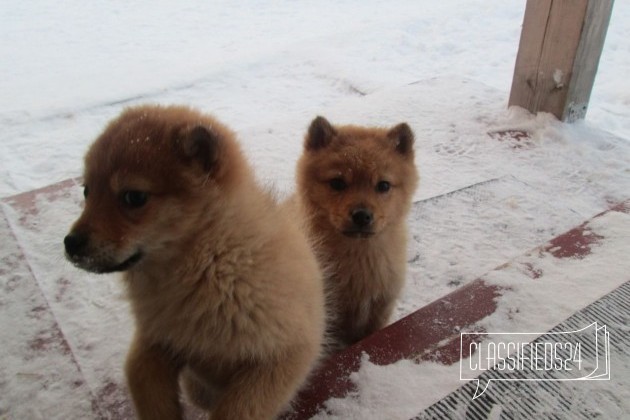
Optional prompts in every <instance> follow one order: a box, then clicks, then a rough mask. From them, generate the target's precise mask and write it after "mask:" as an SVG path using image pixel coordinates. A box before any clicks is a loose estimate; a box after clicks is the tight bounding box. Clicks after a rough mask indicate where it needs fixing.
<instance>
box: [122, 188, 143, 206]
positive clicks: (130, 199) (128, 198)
mask: <svg viewBox="0 0 630 420" xmlns="http://www.w3.org/2000/svg"><path fill="white" fill-rule="evenodd" d="M148 198H149V195H148V194H147V193H145V192H144V191H134V190H131V191H125V192H124V193H123V195H122V200H123V202H124V203H125V205H126V206H127V207H131V208H134V209H137V208H139V207H142V206H144V205H145V204H146V202H147V199H148Z"/></svg>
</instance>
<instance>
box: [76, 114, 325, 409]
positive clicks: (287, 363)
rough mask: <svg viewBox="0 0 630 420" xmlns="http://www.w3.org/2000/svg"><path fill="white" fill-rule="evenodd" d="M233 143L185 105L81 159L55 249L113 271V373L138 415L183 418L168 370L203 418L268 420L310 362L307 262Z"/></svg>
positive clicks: (308, 256) (312, 303) (300, 237)
mask: <svg viewBox="0 0 630 420" xmlns="http://www.w3.org/2000/svg"><path fill="white" fill-rule="evenodd" d="M234 137H235V136H234V134H233V133H232V132H231V131H229V130H228V129H227V128H226V127H224V126H223V125H221V124H220V123H219V122H217V121H216V120H214V119H213V118H211V117H209V116H206V115H202V114H200V113H198V112H196V111H193V110H191V109H189V108H184V107H157V106H144V107H137V108H131V109H128V110H126V111H124V112H123V113H122V115H121V116H120V117H118V118H117V119H116V120H114V121H113V122H111V123H110V124H109V126H108V127H107V128H106V129H105V131H104V132H103V133H102V134H101V136H100V137H99V138H98V139H97V140H96V142H95V143H94V144H93V145H92V147H91V148H90V150H89V152H88V153H87V156H86V158H85V174H84V182H85V196H86V202H85V209H84V210H83V214H82V215H81V217H80V218H79V220H77V222H76V223H75V224H74V226H73V227H72V230H71V232H70V234H69V235H68V236H67V237H66V238H65V241H64V242H65V248H66V255H67V257H68V259H69V260H70V261H72V262H73V263H74V264H75V265H76V266H78V267H80V268H83V269H85V270H88V271H92V272H96V273H105V272H114V271H124V281H125V283H126V285H127V287H128V292H129V297H130V300H131V305H132V310H133V313H134V315H135V319H136V333H135V338H134V340H133V344H132V346H131V350H130V352H129V355H128V358H127V363H126V372H127V379H128V384H129V388H130V390H131V394H132V397H133V400H134V403H135V406H136V411H137V413H138V416H139V417H140V418H142V419H151V420H156V419H179V418H181V417H182V413H181V407H180V399H179V387H178V381H179V377H180V376H182V377H183V378H182V381H183V383H184V387H185V388H186V390H187V391H188V393H189V394H190V398H191V399H192V400H193V401H194V402H195V403H197V404H198V405H201V406H202V407H203V408H205V409H208V410H210V411H211V412H212V414H211V418H212V419H213V420H217V419H268V418H272V417H274V416H276V415H277V414H278V413H279V412H280V411H281V410H282V409H283V408H284V407H285V406H286V404H287V403H288V402H289V401H290V399H291V398H292V396H293V395H294V393H295V392H296V391H297V390H298V388H299V387H300V385H301V384H302V383H303V382H304V381H305V379H306V378H307V375H308V373H309V371H310V370H311V368H312V367H313V365H314V363H316V361H317V360H318V358H319V356H320V352H321V344H322V337H323V331H324V323H325V321H324V302H323V284H322V280H321V274H320V270H319V267H318V264H317V262H316V259H315V257H314V256H313V252H312V250H311V249H310V247H309V246H308V244H307V239H306V237H305V236H304V234H303V233H302V232H301V231H300V229H299V228H298V227H297V226H296V225H295V224H294V223H293V222H291V220H288V218H287V217H286V216H285V214H283V213H282V211H281V209H280V207H279V206H278V205H277V203H276V201H275V200H274V198H273V197H272V196H270V195H269V194H268V193H267V192H265V191H263V190H262V189H261V188H260V187H259V186H258V185H257V183H256V181H255V179H254V176H253V175H252V171H251V169H250V167H249V165H248V164H247V162H246V160H245V158H244V157H243V155H242V153H241V151H240V148H239V146H238V144H237V143H236V141H235V139H234ZM180 374H181V375H180Z"/></svg>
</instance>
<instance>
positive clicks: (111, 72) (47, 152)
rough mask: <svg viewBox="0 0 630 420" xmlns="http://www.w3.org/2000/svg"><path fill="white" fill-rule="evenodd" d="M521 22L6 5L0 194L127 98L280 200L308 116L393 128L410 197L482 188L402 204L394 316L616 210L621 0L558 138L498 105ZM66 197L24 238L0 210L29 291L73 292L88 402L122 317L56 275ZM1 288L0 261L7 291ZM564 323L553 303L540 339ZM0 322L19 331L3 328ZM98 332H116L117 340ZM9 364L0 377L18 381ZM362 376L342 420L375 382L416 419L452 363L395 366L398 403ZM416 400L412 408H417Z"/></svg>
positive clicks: (627, 145) (405, 8)
mask: <svg viewBox="0 0 630 420" xmlns="http://www.w3.org/2000/svg"><path fill="white" fill-rule="evenodd" d="M524 8H525V0H508V1H505V0H441V1H439V2H429V1H424V2H419V1H417V0H409V1H403V0H400V1H393V2H377V1H372V0H369V1H357V0H354V1H351V0H341V1H334V2H324V1H315V0H310V1H299V2H296V1H289V0H286V1H273V2H272V1H266V2H265V1H248V2H229V1H214V2H200V1H193V0H182V1H178V2H174V1H166V0H154V1H151V2H149V1H138V2H122V1H112V2H98V3H95V2H85V1H78V0H70V1H65V2H55V1H51V0H40V1H37V2H29V1H23V2H3V3H2V4H1V5H0V36H1V37H2V40H3V42H2V43H1V44H0V128H1V130H0V198H3V197H8V196H12V195H14V194H17V193H20V192H24V191H28V190H32V189H34V188H39V187H42V186H45V185H48V184H51V183H53V182H57V181H61V180H64V179H67V178H72V177H77V176H79V175H80V174H81V170H82V156H83V154H84V153H85V151H86V149H87V147H88V145H89V144H90V143H91V142H92V141H93V139H94V138H95V136H96V135H98V133H99V132H100V131H101V130H102V128H103V126H104V125H105V123H106V122H107V121H108V120H109V119H110V118H112V117H114V116H115V115H117V114H118V113H119V112H120V111H121V110H122V108H124V107H125V106H128V105H133V104H136V103H144V102H154V103H163V104H169V103H179V104H189V105H193V106H195V107H198V108H200V109H201V110H203V111H206V112H210V113H213V114H214V115H215V116H216V117H218V118H219V119H221V120H222V121H223V122H225V123H226V124H228V125H229V126H231V127H232V128H233V129H234V130H235V131H236V132H237V133H238V135H239V138H240V140H241V142H242V143H243V146H244V149H245V152H246V153H247V154H248V156H249V157H250V159H251V160H252V163H253V164H254V167H255V169H256V171H257V174H258V177H259V178H260V179H261V181H262V182H264V183H265V184H268V185H272V186H274V187H275V188H276V189H277V190H278V191H279V192H280V193H281V194H285V193H289V192H290V191H291V190H292V188H293V182H294V177H293V174H294V166H295V162H296V160H297V158H298V156H299V154H300V150H301V142H302V137H303V134H304V131H305V129H306V127H307V126H308V124H309V122H310V120H311V119H312V118H313V117H314V116H315V115H317V114H322V115H324V116H326V117H328V118H329V119H330V120H331V121H332V122H333V123H358V124H371V125H392V124H395V123H398V122H400V121H408V122H409V123H410V124H411V126H412V127H413V129H414V131H415V133H416V136H417V156H418V159H417V163H418V166H419V169H420V173H421V184H420V188H419V189H418V191H417V193H416V199H419V200H420V199H428V198H431V197H436V196H440V195H442V194H445V193H448V192H451V191H454V190H457V189H460V188H463V187H466V186H469V185H472V184H474V183H479V182H484V181H488V180H493V181H491V182H490V183H487V184H482V185H481V186H480V187H479V188H476V189H473V190H470V192H469V193H464V194H456V195H452V196H445V197H443V198H439V199H435V200H432V201H425V202H422V203H419V204H417V205H416V207H414V213H413V214H412V221H411V228H412V232H411V233H412V235H411V236H412V243H411V246H410V251H409V261H410V273H409V279H408V285H407V288H406V290H405V293H404V295H403V297H402V299H401V302H400V305H399V307H398V308H397V311H396V317H397V318H399V317H401V316H403V315H405V314H406V313H409V312H410V311H412V310H414V309H415V308H418V307H421V306H423V305H425V304H427V303H429V302H431V301H433V300H435V299H436V298H438V297H440V296H443V295H444V294H446V293H448V292H450V291H452V290H453V289H454V288H456V287H458V286H460V285H462V284H464V283H466V282H467V281H470V280H472V279H474V278H476V277H478V276H480V275H482V274H484V273H485V272H487V271H489V270H491V269H492V268H494V267H496V266H497V265H499V264H501V263H503V262H505V261H507V260H510V259H512V258H515V257H517V256H519V255H521V254H523V253H524V252H526V251H527V250H529V249H531V248H533V247H534V246H537V245H539V244H541V243H543V242H545V241H546V240H548V239H550V238H552V237H553V236H555V235H557V234H559V233H561V232H563V231H565V230H567V229H569V228H570V227H572V226H575V225H576V224H579V223H581V222H582V221H583V220H585V219H587V218H589V217H591V216H592V215H594V214H596V213H597V212H599V211H602V210H603V209H605V208H607V207H608V206H609V204H610V203H611V202H617V201H619V200H624V199H627V198H629V195H630V194H629V193H628V192H629V191H630V82H629V81H628V77H627V74H626V73H627V71H628V69H630V43H628V41H627V40H628V39H630V2H628V1H625V0H618V1H617V2H616V4H615V6H614V10H613V16H612V20H611V23H610V27H609V31H608V36H607V40H606V45H605V48H604V52H603V54H602V58H601V62H600V67H599V72H598V75H597V78H596V81H595V86H594V90H593V94H592V98H591V104H590V107H589V111H588V114H587V118H586V120H585V121H582V122H578V123H576V124H573V125H566V124H562V123H559V122H557V121H555V120H554V119H553V118H552V117H550V116H549V115H544V114H543V115H539V116H537V117H533V116H529V115H527V114H526V113H524V112H523V111H522V110H518V109H513V110H507V109H506V105H507V99H508V95H509V88H510V84H511V79H512V73H513V66H514V61H515V57H516V52H517V48H518V41H519V36H520V30H521V23H522V18H523V12H524ZM502 130H523V131H527V132H529V133H530V139H529V140H527V141H526V142H524V143H522V144H516V143H514V142H510V141H503V142H501V141H499V140H498V139H497V138H493V137H492V136H489V135H488V133H489V132H500V131H502ZM606 132H607V133H606ZM608 133H609V134H608ZM79 203H80V189H79V188H77V189H76V194H75V195H74V196H73V197H72V199H70V200H66V201H63V200H62V201H60V202H58V203H56V204H55V203H39V204H38V205H39V206H40V210H41V211H40V217H41V220H39V222H38V223H39V225H37V226H30V225H28V226H25V225H24V223H23V222H24V221H23V220H22V219H20V215H19V214H15V213H14V209H13V208H12V207H10V206H8V205H3V210H4V213H5V215H6V218H7V220H8V221H9V223H10V224H11V227H12V228H13V230H14V231H15V232H16V236H17V241H18V242H19V243H20V246H21V247H22V248H23V250H24V252H25V254H27V257H28V259H29V264H30V265H31V270H32V271H33V272H34V275H35V276H36V277H37V278H38V280H39V282H40V287H41V288H42V289H43V290H44V294H46V293H50V294H51V295H55V293H57V292H58V290H57V288H58V287H59V282H60V279H62V280H63V279H67V278H72V279H73V280H72V284H71V285H70V286H68V285H67V284H66V285H65V286H68V287H69V288H70V289H72V290H74V291H76V292H77V293H78V295H77V296H78V297H74V298H73V297H67V296H66V297H63V298H62V299H61V300H55V299H51V305H52V309H53V312H55V315H56V317H57V320H58V321H59V323H60V324H61V328H62V329H64V333H65V335H66V336H67V337H70V339H69V341H70V346H71V347H72V350H73V353H74V354H75V356H76V357H77V363H78V364H79V365H80V366H81V368H82V370H83V375H84V376H85V377H86V378H87V382H88V385H89V386H90V387H92V388H93V392H94V393H98V392H97V391H98V390H99V387H102V388H107V386H109V385H110V384H111V383H118V382H120V381H121V380H122V379H121V378H122V374H121V371H120V368H121V365H122V360H123V358H124V352H125V349H126V345H127V341H128V335H129V333H130V328H131V323H130V322H129V317H128V314H126V313H125V312H124V311H125V309H126V303H125V302H124V300H122V299H121V295H122V294H121V292H120V287H119V286H118V285H117V283H116V282H115V280H114V279H104V278H98V279H95V278H94V276H90V275H87V274H83V273H79V272H78V271H77V270H75V269H74V268H72V267H70V266H69V265H68V264H66V263H65V262H64V261H63V257H62V250H61V247H60V244H61V238H62V237H63V235H64V233H65V231H66V230H67V228H68V227H69V225H70V223H71V222H72V220H73V218H74V217H75V216H76V214H77V212H78V211H79V210H80V204H79ZM5 230H6V229H5V228H3V234H4V232H5ZM6 232H9V231H8V230H6ZM617 244H618V246H617V248H616V249H615V250H613V251H611V252H612V254H614V255H618V256H621V255H623V253H624V252H625V251H627V248H628V241H627V240H626V241H625V242H624V241H623V240H620V241H618V242H617ZM624 247H625V248H626V249H624ZM3 251H4V250H3ZM626 253H627V252H626ZM619 258H621V257H619ZM566 270H569V271H567V272H566V274H565V275H566V276H568V277H570V276H571V275H572V272H571V271H570V270H571V268H570V267H569V268H566ZM575 270H580V269H579V268H576V269H575ZM613 273H615V271H614V270H613ZM8 274H10V272H9V270H2V267H0V275H1V276H2V277H1V278H2V280H3V281H5V282H8V281H9V280H8V279H9V277H8ZM608 280H610V281H608V282H604V283H603V285H602V287H604V284H605V287H606V289H601V290H599V293H600V294H599V295H597V293H595V292H593V291H592V290H591V289H589V290H585V291H584V294H583V295H582V296H581V297H582V298H583V299H576V298H575V296H574V295H571V296H570V299H571V300H572V301H582V300H583V301H584V302H588V301H591V300H592V299H595V298H597V297H599V296H600V295H601V294H604V293H605V292H606V291H608V290H609V289H610V288H612V287H613V286H614V285H615V284H617V283H616V281H617V280H615V279H608ZM618 280H621V279H618ZM64 281H66V282H67V280H64ZM81 284H84V285H88V286H80V285H81ZM65 286H64V287H65ZM514 287H515V288H516V289H518V287H517V286H516V285H514ZM562 287H564V286H563V285H562V284H561V285H559V286H557V287H556V289H554V285H553V284H550V285H549V290H550V292H553V291H556V292H561V289H562ZM593 293H595V294H593ZM578 294H579V293H578ZM24 298H25V299H26V298H27V296H24ZM85 302H88V303H89V304H85ZM518 302H519V300H518V298H513V299H512V300H511V301H509V302H504V304H505V305H507V306H508V307H510V304H514V305H515V304H517V303H518ZM114 312H115V315H112V314H113V313H114ZM565 312H566V311H565ZM565 312H562V311H554V310H553V308H548V309H547V312H546V313H544V315H541V317H542V318H544V319H545V323H544V325H545V328H547V327H550V326H553V325H555V323H558V322H560V321H562V319H563V318H562V317H563V316H565V317H566V313H565ZM538 314H539V315H540V312H538ZM8 317H9V314H8V312H7V311H4V312H2V311H0V318H1V319H4V320H6V319H8ZM539 318H540V317H539ZM497 322H498V321H497ZM3 325H4V323H3ZM10 325H11V326H14V325H17V327H18V328H19V327H20V326H21V324H20V322H16V321H15V320H14V319H11V323H10ZM499 325H501V324H500V323H499ZM528 326H529V325H528ZM3 328H4V326H3ZM112 335H118V336H121V337H122V338H120V339H119V340H116V342H115V343H114V342H111V341H109V340H108V338H109V337H111V336H112ZM2 337H5V335H3V336H2ZM6 337H7V339H10V338H11V337H12V336H11V335H10V334H6ZM73 340H74V341H73ZM13 348H15V347H12V346H10V345H7V346H5V347H4V349H3V350H2V354H1V355H2V356H3V358H2V360H3V361H2V362H0V364H5V363H8V362H5V361H7V360H14V359H12V358H11V357H13V356H15V354H13V353H11V349H13ZM48 363H50V364H51V365H53V366H52V367H50V366H49V367H47V368H45V369H44V371H45V372H51V371H52V370H54V364H55V361H54V360H48ZM7 366H8V364H7V365H6V366H3V369H2V370H0V373H2V375H0V383H3V381H5V382H7V383H11V384H13V383H14V382H12V379H11V378H8V377H7V376H6V375H8V373H7V372H9V370H7V369H5V368H6V367H7ZM366 366H368V370H366V371H365V372H364V374H363V375H358V377H359V380H361V379H360V378H366V379H363V381H364V382H363V384H362V386H361V388H362V389H366V391H365V392H366V393H365V395H366V397H364V398H363V399H361V398H358V399H354V400H349V401H347V402H346V403H344V404H339V403H338V404H337V406H336V407H338V410H337V412H336V413H337V414H338V416H339V417H340V418H343V417H344V413H345V414H346V417H347V416H349V415H352V414H353V413H354V414H356V415H359V414H358V413H360V415H361V416H362V418H369V415H368V414H369V413H372V415H373V416H374V417H373V418H383V416H387V415H386V414H384V413H388V412H383V413H381V415H379V412H378V411H377V412H374V409H375V407H374V406H371V405H369V404H368V406H367V408H365V406H364V408H363V409H361V408H360V406H361V404H364V405H365V399H366V398H368V399H369V398H370V397H369V396H370V395H373V393H374V392H377V391H374V389H377V390H378V389H379V388H372V390H370V387H369V383H370V381H371V379H370V378H372V377H373V376H374V375H376V376H378V377H380V378H385V380H386V381H387V382H386V387H385V388H387V389H389V391H388V392H389V394H388V397H386V398H390V399H391V398H393V397H395V396H397V395H398V396H400V395H402V396H403V397H405V396H406V397H407V399H404V398H399V399H397V400H396V403H397V404H398V405H400V406H402V409H401V410H400V411H396V412H395V413H394V414H400V413H412V414H413V413H415V412H417V410H420V409H421V408H422V404H421V403H424V402H427V401H433V400H434V399H435V398H436V397H439V396H440V395H441V394H440V395H438V394H435V395H427V394H426V392H428V391H429V389H430V388H431V384H427V383H425V382H423V381H422V379H421V377H422V376H423V375H429V376H436V375H438V376H439V374H442V375H443V379H444V382H445V383H448V384H449V386H450V385H452V383H451V382H452V381H451V379H452V378H450V377H446V376H444V375H450V373H449V372H450V371H449V370H448V369H446V370H444V369H441V368H440V367H435V366H429V365H425V367H424V368H423V367H422V365H420V367H417V366H416V367H415V368H413V369H412V368H406V365H404V364H403V365H399V366H397V367H396V368H395V369H403V370H406V371H408V372H415V373H414V375H415V376H414V378H415V381H416V382H417V385H416V388H413V389H412V390H411V391H410V392H408V393H400V392H398V391H399V390H400V389H401V388H402V387H406V386H408V383H409V382H410V379H409V378H410V375H400V377H399V375H398V374H397V373H396V372H397V371H396V370H391V371H390V372H389V373H385V372H383V373H380V370H379V369H372V370H370V368H369V366H370V365H366ZM14 367H15V366H13V365H12V369H13V368H14ZM416 369H417V370H416ZM422 369H424V370H422ZM18 371H19V369H18ZM375 372H376V373H375ZM18 373H19V372H18ZM20 374H22V375H27V376H26V377H27V378H32V377H31V376H28V375H34V373H32V372H30V371H29V372H26V373H24V372H21V373H20ZM397 377H399V379H400V380H398V381H397V380H396V378H397ZM105 379H106V380H105ZM390 379H391V380H390ZM104 384H105V385H104ZM397 385H398V388H397ZM437 388H440V387H439V386H438V387H437ZM445 388H448V387H445ZM94 389H97V390H96V391H95V390H94ZM418 389H420V390H422V392H424V394H423V395H424V396H425V397H424V398H422V399H421V400H422V401H418V400H417V398H415V397H414V394H415V395H416V396H417V393H418V392H419V391H418ZM14 391H15V392H14V393H13V394H11V395H12V398H14V399H13V400H8V399H3V397H1V396H0V417H2V416H3V415H4V413H5V412H6V413H9V414H8V415H9V417H8V418H21V417H19V416H17V415H16V414H15V413H22V414H24V413H26V414H27V417H32V418H37V416H36V415H35V414H34V413H40V411H41V410H38V406H37V404H35V405H34V406H29V407H17V404H18V403H16V402H15V401H21V402H22V403H24V404H25V402H27V401H29V400H28V399H26V397H24V395H26V393H24V392H21V391H22V390H21V389H17V390H14ZM43 392H44V394H45V395H47V396H48V398H45V399H44V400H45V401H47V402H46V403H42V404H49V405H54V403H55V400H54V398H53V397H52V396H51V395H55V394H54V392H53V391H51V390H49V391H48V394H46V391H43ZM379 392H380V391H379ZM20 394H23V399H20V397H19V395H20ZM29 395H30V394H29ZM386 398H385V399H386ZM620 400H621V401H623V398H621V399H620ZM627 400H628V398H626V401H627ZM12 401H13V402H12ZM621 404H623V403H621ZM357 406H359V408H358V409H357ZM622 407H623V405H622ZM625 407H627V405H626V406H625ZM42 410H43V409H42ZM72 410H73V407H72V406H70V405H68V407H66V410H65V413H66V414H68V416H69V417H73V416H76V413H77V412H81V411H80V409H77V410H79V411H72ZM344 410H345V411H344ZM60 413H61V415H63V413H64V407H61V410H60ZM11 415H13V417H11ZM60 418H63V417H60Z"/></svg>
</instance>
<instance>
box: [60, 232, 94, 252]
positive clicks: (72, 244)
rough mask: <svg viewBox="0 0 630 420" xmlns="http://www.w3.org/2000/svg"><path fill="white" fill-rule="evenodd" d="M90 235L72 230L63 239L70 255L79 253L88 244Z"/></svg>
mask: <svg viewBox="0 0 630 420" xmlns="http://www.w3.org/2000/svg"><path fill="white" fill-rule="evenodd" d="M87 243H88V236H87V235H86V234H84V233H79V232H72V233H70V234H69V235H68V236H66V237H65V238H64V239H63V244H64V245H65V247H66V252H67V253H68V255H77V254H79V253H80V252H81V250H82V249H83V248H84V247H85V245H87Z"/></svg>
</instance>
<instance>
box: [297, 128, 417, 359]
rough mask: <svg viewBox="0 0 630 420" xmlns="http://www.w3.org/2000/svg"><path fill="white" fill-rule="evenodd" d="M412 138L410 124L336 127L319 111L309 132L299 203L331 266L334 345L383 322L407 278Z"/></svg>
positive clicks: (321, 256) (300, 169) (328, 281)
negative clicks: (390, 126)
mask: <svg viewBox="0 0 630 420" xmlns="http://www.w3.org/2000/svg"><path fill="white" fill-rule="evenodd" d="M413 143H414V136H413V133H412V131H411V129H410V128H409V126H408V125H407V124H405V123H402V124H399V125H397V126H395V127H393V128H391V129H383V128H365V127H356V126H332V125H331V124H330V123H329V122H328V121H327V120H326V119H325V118H323V117H317V118H315V120H313V122H312V123H311V126H310V128H309V130H308V133H307V135H306V139H305V142H304V152H303V154H302V156H301V158H300V160H299V162H298V166H297V198H298V200H297V202H298V208H299V209H300V210H299V211H300V212H301V213H302V214H303V216H304V218H305V221H306V222H305V223H306V224H307V226H308V228H307V231H308V233H309V236H310V238H311V241H313V243H314V244H315V245H316V247H317V249H318V254H319V259H320V263H321V265H322V266H323V267H326V271H327V275H326V276H325V277H326V287H327V292H328V295H329V299H330V305H329V306H330V307H331V314H330V320H331V321H330V322H331V328H329V329H330V334H331V336H332V339H333V343H332V346H333V348H334V346H346V345H350V344H353V343H355V342H356V341H358V340H360V339H362V338H364V337H365V336H367V335H369V334H371V333H372V332H374V331H376V330H378V329H380V328H382V327H383V326H385V325H386V324H387V322H388V320H389V317H390V315H391V313H392V310H393V308H394V305H395V302H396V298H397V297H398V295H399V293H400V291H401V288H402V286H403V284H404V279H405V269H406V240H407V223H406V217H407V214H408V211H409V208H410V206H411V200H412V196H413V192H414V191H415V189H416V185H417V182H418V173H417V169H416V166H415V164H414V149H413V145H414V144H413ZM293 205H294V206H295V204H293Z"/></svg>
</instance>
